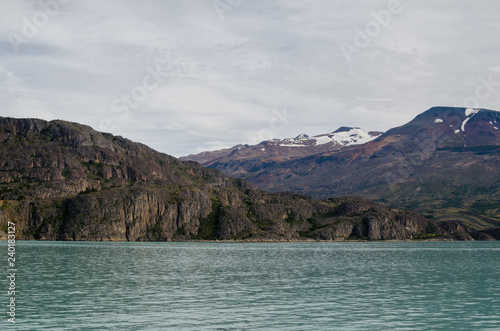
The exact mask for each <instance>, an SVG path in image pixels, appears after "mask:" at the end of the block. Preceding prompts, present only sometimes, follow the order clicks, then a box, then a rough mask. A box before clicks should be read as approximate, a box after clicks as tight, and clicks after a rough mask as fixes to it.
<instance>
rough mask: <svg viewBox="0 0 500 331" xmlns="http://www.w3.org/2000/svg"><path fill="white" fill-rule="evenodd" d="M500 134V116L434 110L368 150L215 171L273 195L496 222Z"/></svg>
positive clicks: (228, 163)
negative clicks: (341, 199)
mask: <svg viewBox="0 0 500 331" xmlns="http://www.w3.org/2000/svg"><path fill="white" fill-rule="evenodd" d="M499 129H500V113H499V112H497V111H492V110H485V109H481V110H479V109H465V108H447V107H435V108H431V109H429V110H428V111H426V112H424V113H422V114H421V115H419V116H417V117H416V118H415V119H414V120H412V121H411V122H409V123H408V124H405V125H403V126H401V127H398V128H394V129H391V130H389V131H387V132H386V133H384V134H383V135H382V136H380V137H379V138H377V139H375V140H374V141H371V142H368V143H366V144H364V145H360V146H351V147H347V148H344V149H342V150H340V151H331V152H327V153H321V154H317V155H313V156H309V157H306V158H301V159H297V160H291V161H288V162H275V163H266V162H263V161H261V160H252V162H246V161H245V162H241V161H239V160H225V161H224V162H219V163H214V164H212V165H210V167H213V168H215V169H219V170H221V171H223V172H225V173H227V174H234V173H239V174H241V177H242V178H244V179H247V180H249V181H250V182H251V183H253V184H254V185H256V186H257V187H258V188H261V189H265V190H269V191H287V192H296V193H301V194H307V195H310V196H313V197H316V198H323V197H331V196H342V195H359V196H363V197H366V198H369V199H374V200H378V201H381V202H385V203H388V204H390V205H395V206H398V207H400V208H411V209H414V210H417V211H423V212H426V213H427V214H428V215H430V216H434V217H437V219H438V220H439V219H442V220H458V221H461V222H462V223H463V224H469V225H471V224H479V223H483V222H486V224H490V225H498V224H500V216H499V215H500V130H499ZM463 211H467V212H468V213H469V214H467V215H468V216H466V215H465V214H463V213H462V212H463Z"/></svg>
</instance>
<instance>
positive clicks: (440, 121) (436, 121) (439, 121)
mask: <svg viewBox="0 0 500 331" xmlns="http://www.w3.org/2000/svg"><path fill="white" fill-rule="evenodd" d="M434 123H443V120H442V119H440V118H436V119H435V120H434Z"/></svg>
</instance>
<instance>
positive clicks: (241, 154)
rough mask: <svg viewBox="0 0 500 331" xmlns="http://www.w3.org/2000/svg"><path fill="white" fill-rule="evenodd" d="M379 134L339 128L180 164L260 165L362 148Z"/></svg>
mask: <svg viewBox="0 0 500 331" xmlns="http://www.w3.org/2000/svg"><path fill="white" fill-rule="evenodd" d="M381 134H382V132H378V131H370V132H366V131H364V130H362V129H360V128H356V127H341V128H339V129H338V130H336V131H333V132H330V133H325V134H320V135H316V136H313V137H309V136H308V135H307V134H305V133H301V134H299V135H298V136H296V137H295V138H286V139H272V140H266V141H263V142H261V143H260V144H257V145H237V146H234V147H232V148H228V149H223V150H217V151H212V152H203V153H200V154H196V155H189V156H186V157H183V158H181V160H183V161H187V160H191V161H197V162H199V163H201V164H203V165H210V164H211V163H213V162H223V161H224V159H225V158H226V157H230V158H231V159H235V158H236V159H239V160H242V159H254V158H258V159H260V160H262V161H284V160H290V159H295V158H299V157H305V156H309V155H314V154H318V153H323V152H328V151H334V150H339V149H341V148H343V147H346V146H351V145H359V144H364V143H367V142H369V141H372V140H374V139H376V138H377V137H379V136H380V135H381Z"/></svg>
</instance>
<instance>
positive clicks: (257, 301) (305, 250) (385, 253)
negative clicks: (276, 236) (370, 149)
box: [0, 241, 500, 330]
mask: <svg viewBox="0 0 500 331" xmlns="http://www.w3.org/2000/svg"><path fill="white" fill-rule="evenodd" d="M16 244H17V246H16V249H17V250H16V264H17V269H18V271H17V273H16V287H17V293H16V313H17V315H16V324H15V325H13V324H11V323H8V322H7V319H8V315H7V309H8V308H7V304H8V303H9V301H8V300H9V297H10V296H8V295H7V288H8V283H7V277H6V276H7V275H8V273H7V257H8V256H7V243H6V242H2V243H0V252H1V253H0V255H3V256H4V257H3V258H2V263H1V264H0V265H1V266H2V269H1V270H2V271H1V274H2V277H1V282H0V286H1V294H0V299H1V300H2V301H1V302H2V305H1V306H2V307H3V310H4V311H3V312H2V321H1V322H0V330H430V329H433V330H484V329H491V330H493V329H496V330H500V243H499V242H353V243H217V242H209V243H199V242H192V243H129V242H121V243H109V242H33V241H29V242H26V241H25V242H17V243H16Z"/></svg>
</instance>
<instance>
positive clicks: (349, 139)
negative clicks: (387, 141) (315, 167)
mask: <svg viewBox="0 0 500 331" xmlns="http://www.w3.org/2000/svg"><path fill="white" fill-rule="evenodd" d="M379 136H380V135H370V134H369V133H367V132H365V131H364V130H362V129H360V128H349V130H337V131H335V132H332V133H328V134H322V135H318V136H314V137H312V139H315V140H316V145H324V144H328V143H335V144H342V145H344V146H350V145H359V144H365V143H367V142H369V141H372V140H374V139H376V138H377V137H379Z"/></svg>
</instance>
